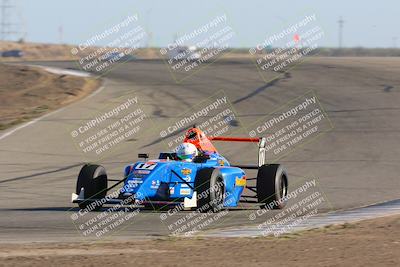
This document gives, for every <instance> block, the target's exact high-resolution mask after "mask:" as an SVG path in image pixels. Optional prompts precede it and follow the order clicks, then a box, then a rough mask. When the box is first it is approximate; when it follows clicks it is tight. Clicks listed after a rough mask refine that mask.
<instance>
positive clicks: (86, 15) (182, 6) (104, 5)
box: [0, 0, 400, 47]
mask: <svg viewBox="0 0 400 267" xmlns="http://www.w3.org/2000/svg"><path fill="white" fill-rule="evenodd" d="M9 1H11V0H9ZM0 2H1V0H0ZM14 2H15V3H16V4H17V5H18V12H16V13H18V18H19V19H22V21H23V25H24V26H23V27H22V29H24V31H26V33H27V35H26V39H27V41H32V42H50V43H58V42H60V37H59V28H60V26H61V25H62V28H63V41H64V43H70V44H78V43H80V42H82V41H84V40H85V39H87V38H89V37H90V36H91V35H93V34H95V33H97V32H100V31H101V30H102V29H105V28H107V27H109V26H111V25H112V24H113V21H116V20H118V19H119V18H123V17H126V15H127V14H129V13H135V14H138V15H139V19H140V23H141V24H142V25H143V27H144V28H145V29H146V31H148V32H151V35H152V39H151V41H150V44H151V45H152V46H165V45H167V44H168V43H170V42H171V41H172V40H173V36H174V35H175V34H176V33H178V34H182V33H183V32H185V31H187V30H190V29H194V28H196V27H197V26H198V25H202V24H204V23H206V22H208V21H209V20H210V19H212V18H213V17H214V16H215V15H217V14H226V15H227V17H228V18H229V23H230V24H231V25H232V26H233V28H234V29H235V32H236V34H237V36H238V38H237V39H236V40H235V42H234V43H233V46H236V47H242V46H246V47H251V46H254V45H255V44H257V43H258V42H259V41H260V40H262V39H263V38H264V37H265V35H266V34H268V33H269V32H273V31H275V30H276V29H279V28H282V27H283V25H287V24H288V23H289V24H290V23H291V22H292V21H293V20H296V19H297V18H299V17H300V16H301V15H302V14H304V12H313V13H315V14H316V15H317V18H318V24H319V25H321V26H322V27H323V29H324V31H325V37H324V38H323V40H321V44H320V46H329V47H336V46H337V45H338V22H337V21H338V19H339V17H340V16H342V17H343V20H344V21H345V22H344V31H343V45H344V46H364V47H391V46H393V45H394V44H395V43H397V46H399V45H400V27H399V26H400V23H399V22H400V1H399V0H384V1H368V0H364V1H362V0H353V1H352V0H335V1H323V0H314V1H306V0H280V1H262V0H243V1H237V0H220V1H218V0H202V1H191V0H186V1H183V0H182V1H180V0H169V1H166V0H158V1H157V0H141V1H139V0H136V1H124V0H119V1H106V0H69V1H66V0H64V1H63V0H15V1H14ZM397 37H399V38H398V40H397V41H396V39H395V38H397Z"/></svg>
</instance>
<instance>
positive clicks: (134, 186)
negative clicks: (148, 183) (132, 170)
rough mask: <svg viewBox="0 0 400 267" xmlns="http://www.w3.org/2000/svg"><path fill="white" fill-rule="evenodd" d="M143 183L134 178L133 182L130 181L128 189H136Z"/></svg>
mask: <svg viewBox="0 0 400 267" xmlns="http://www.w3.org/2000/svg"><path fill="white" fill-rule="evenodd" d="M141 183H143V181H142V179H136V178H133V179H131V180H128V187H129V188H136V187H138V185H139V184H141Z"/></svg>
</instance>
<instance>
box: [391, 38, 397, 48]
mask: <svg viewBox="0 0 400 267" xmlns="http://www.w3.org/2000/svg"><path fill="white" fill-rule="evenodd" d="M392 41H393V48H397V37H393V38H392Z"/></svg>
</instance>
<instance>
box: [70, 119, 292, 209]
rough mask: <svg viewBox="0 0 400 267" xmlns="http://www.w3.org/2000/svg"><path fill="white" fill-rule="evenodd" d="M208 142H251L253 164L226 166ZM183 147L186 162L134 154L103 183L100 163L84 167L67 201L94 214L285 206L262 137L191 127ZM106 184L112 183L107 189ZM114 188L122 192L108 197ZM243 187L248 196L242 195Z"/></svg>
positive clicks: (276, 168)
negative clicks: (115, 208) (118, 175)
mask: <svg viewBox="0 0 400 267" xmlns="http://www.w3.org/2000/svg"><path fill="white" fill-rule="evenodd" d="M211 141H228V142H257V143H258V150H259V151H258V164H257V165H256V164H255V165H231V164H230V163H229V162H228V160H227V159H226V158H224V157H223V156H222V155H221V154H219V153H218V151H217V150H216V148H215V147H214V146H213V144H212V142H211ZM184 144H187V147H189V148H190V146H194V147H195V150H196V153H194V154H190V155H191V157H189V158H188V157H187V156H186V158H185V157H183V156H181V155H179V153H175V152H167V153H160V155H159V157H158V159H153V160H148V155H147V154H139V158H143V160H141V161H138V162H136V163H132V164H128V165H127V166H126V167H125V168H124V177H123V179H119V180H118V179H117V180H115V179H108V178H107V173H106V171H105V169H104V167H102V166H100V165H94V164H86V165H84V166H83V167H82V169H81V171H80V173H79V176H78V179H77V184H76V191H75V193H73V194H72V202H73V203H78V205H79V207H80V208H81V209H86V210H97V209H99V208H101V206H102V205H104V204H118V205H121V204H122V205H135V206H141V207H152V208H157V209H160V208H162V207H171V206H174V205H180V206H181V207H182V209H198V210H199V211H201V212H208V211H214V212H215V211H219V210H221V209H223V208H231V207H237V206H238V205H239V203H240V202H248V203H259V204H260V205H268V207H269V208H275V209H281V208H283V207H284V206H285V204H286V196H287V194H288V175H287V173H286V171H285V170H284V168H283V167H282V166H281V165H280V164H265V151H266V149H265V146H266V139H265V138H235V137H207V136H206V135H205V134H204V133H203V132H202V131H201V130H200V129H198V128H196V127H193V128H191V129H189V130H188V131H187V132H186V134H185V140H184ZM244 170H256V171H257V177H254V178H249V177H248V176H247V175H246V172H245V171H244ZM253 180H255V183H254V181H253ZM110 181H114V182H116V184H114V185H112V186H110V187H108V182H110ZM251 181H253V182H251ZM250 183H253V184H255V185H253V186H250V185H249V184H250ZM119 185H121V187H122V188H120V189H119V190H118V191H114V193H110V192H111V191H112V189H114V188H116V187H117V186H119ZM245 189H247V190H246V192H247V194H248V195H244V190H245Z"/></svg>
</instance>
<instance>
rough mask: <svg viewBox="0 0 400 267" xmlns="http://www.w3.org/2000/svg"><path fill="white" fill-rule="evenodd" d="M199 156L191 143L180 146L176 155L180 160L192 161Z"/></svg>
mask: <svg viewBox="0 0 400 267" xmlns="http://www.w3.org/2000/svg"><path fill="white" fill-rule="evenodd" d="M197 154H198V151H197V148H196V146H195V145H193V144H191V143H182V144H181V145H179V146H178V149H177V151H176V155H177V157H178V158H179V159H180V160H183V161H189V162H190V161H192V160H193V159H194V157H196V156H197Z"/></svg>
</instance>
